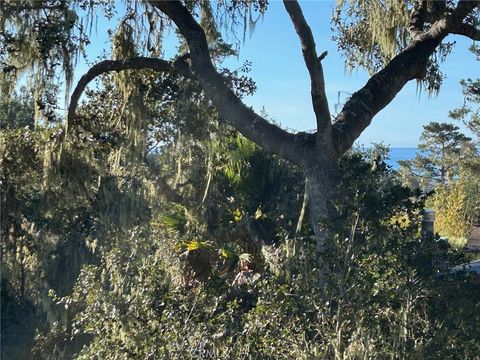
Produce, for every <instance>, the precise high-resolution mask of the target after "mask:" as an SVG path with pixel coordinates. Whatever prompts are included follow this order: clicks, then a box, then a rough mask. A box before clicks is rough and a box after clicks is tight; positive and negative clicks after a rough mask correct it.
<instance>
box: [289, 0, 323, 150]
mask: <svg viewBox="0 0 480 360" xmlns="http://www.w3.org/2000/svg"><path fill="white" fill-rule="evenodd" d="M283 4H284V5H285V9H286V10H287V12H288V15H289V16H290V19H291V20H292V23H293V26H294V27H295V31H296V32H297V34H298V37H299V38H300V43H301V45H302V54H303V59H304V61H305V65H306V66H307V69H308V72H309V74H310V82H311V95H312V103H313V110H314V112H315V116H316V120H317V131H318V136H319V137H321V139H322V140H323V143H326V144H329V143H330V144H331V142H332V138H331V136H332V132H331V129H332V124H331V121H330V110H329V108H328V101H327V96H326V94H325V80H324V76H323V67H322V62H321V61H322V59H323V58H324V57H325V56H326V53H323V54H322V55H321V56H320V57H319V56H318V55H317V50H316V46H315V40H314V38H313V34H312V30H311V29H310V26H308V23H307V21H306V20H305V17H304V16H303V13H302V9H301V7H300V5H299V4H298V2H297V1H296V0H295V1H293V0H284V1H283Z"/></svg>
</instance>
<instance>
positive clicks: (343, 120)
mask: <svg viewBox="0 0 480 360" xmlns="http://www.w3.org/2000/svg"><path fill="white" fill-rule="evenodd" d="M479 4H480V1H478V0H477V1H460V2H459V3H458V5H457V7H456V9H455V10H454V11H453V12H452V13H451V14H450V15H449V16H447V17H446V18H443V19H440V20H438V21H436V22H435V23H434V24H433V25H432V27H431V28H430V29H429V30H428V31H427V32H425V33H423V34H421V35H419V36H418V37H417V38H414V39H413V41H412V42H411V43H410V44H409V45H408V46H407V47H406V48H405V49H404V50H403V51H402V52H401V53H400V54H398V55H397V56H396V57H395V58H393V59H392V61H390V62H389V63H388V64H387V65H386V66H385V68H383V69H382V70H381V71H380V72H378V73H377V74H375V75H373V76H372V77H371V78H370V80H368V82H367V83H366V85H365V86H364V87H363V88H361V89H360V90H359V91H357V92H356V93H354V94H353V95H352V96H351V98H350V99H349V101H347V103H346V104H345V106H344V107H343V109H342V111H341V112H340V114H339V115H338V117H337V121H336V122H335V124H334V125H333V138H334V143H335V146H336V148H337V151H338V152H339V153H340V154H342V153H344V152H345V151H347V150H348V149H349V148H350V147H351V146H352V145H353V143H354V141H355V140H356V139H357V138H358V137H359V136H360V134H361V133H362V132H363V130H365V128H366V127H367V126H368V125H370V123H371V121H372V119H373V117H374V116H375V115H376V114H377V113H378V112H379V111H380V110H382V109H383V108H384V107H385V106H387V105H388V104H389V103H390V102H391V101H392V100H393V99H394V97H395V96H396V95H397V93H398V92H399V91H400V90H401V89H402V88H403V86H404V85H405V84H406V83H407V82H408V81H410V80H413V79H415V78H419V77H420V76H421V74H422V72H423V71H424V69H425V66H426V64H427V61H428V58H429V57H430V56H431V55H432V54H433V53H434V51H435V49H436V48H437V46H438V45H439V44H440V43H441V42H442V41H443V39H444V38H445V37H446V36H447V35H448V34H449V33H453V31H452V29H456V28H458V27H459V26H460V24H462V21H463V19H465V17H466V16H467V15H468V14H469V13H470V12H471V11H472V10H473V9H475V8H476V7H477V6H479Z"/></svg>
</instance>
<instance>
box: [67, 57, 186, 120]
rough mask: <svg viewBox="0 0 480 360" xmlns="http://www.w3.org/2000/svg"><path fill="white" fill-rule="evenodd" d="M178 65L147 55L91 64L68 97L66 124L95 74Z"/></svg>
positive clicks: (160, 68) (155, 69) (159, 69)
mask: <svg viewBox="0 0 480 360" xmlns="http://www.w3.org/2000/svg"><path fill="white" fill-rule="evenodd" d="M179 67H180V66H174V65H173V64H172V63H170V62H168V61H165V60H161V59H156V58H148V57H137V58H133V59H127V60H104V61H102V62H99V63H98V64H95V65H94V66H92V67H91V68H90V69H89V70H88V72H87V73H86V74H85V75H83V76H82V77H81V78H80V80H79V81H78V83H77V86H76V87H75V90H74V91H73V93H72V96H71V97H70V104H69V106H68V114H67V126H68V127H69V126H70V125H72V124H73V123H74V117H75V111H76V109H77V106H78V102H79V100H80V97H81V96H82V93H83V91H84V90H85V88H86V87H87V85H88V84H89V83H90V81H92V80H93V79H95V78H96V77H97V76H100V75H102V74H105V73H108V72H112V71H123V70H140V69H150V70H154V71H159V72H165V71H169V72H171V71H175V70H176V68H179ZM182 73H183V75H185V74H186V72H185V70H184V71H182Z"/></svg>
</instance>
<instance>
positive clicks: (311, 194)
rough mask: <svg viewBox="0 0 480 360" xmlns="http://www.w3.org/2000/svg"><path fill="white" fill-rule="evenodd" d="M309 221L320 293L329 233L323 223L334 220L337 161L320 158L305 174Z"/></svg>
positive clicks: (325, 267) (324, 275) (325, 278)
mask: <svg viewBox="0 0 480 360" xmlns="http://www.w3.org/2000/svg"><path fill="white" fill-rule="evenodd" d="M305 175H306V181H307V191H308V201H309V210H310V221H311V224H312V228H313V233H314V235H313V236H314V239H315V242H316V257H317V263H318V271H319V276H318V285H319V288H320V290H322V289H324V288H325V286H326V284H327V273H328V268H327V266H326V265H327V263H328V261H327V259H326V257H327V256H328V248H329V242H330V241H331V240H332V238H331V237H332V231H331V228H330V227H329V226H328V224H327V221H328V219H331V218H332V216H334V215H335V214H334V212H335V210H334V206H333V204H332V201H333V200H334V199H335V198H336V193H337V185H338V181H339V178H340V173H339V169H338V160H337V159H336V158H335V157H331V158H324V159H322V160H321V161H318V160H317V161H316V163H315V164H312V166H310V167H308V168H307V169H306V170H305Z"/></svg>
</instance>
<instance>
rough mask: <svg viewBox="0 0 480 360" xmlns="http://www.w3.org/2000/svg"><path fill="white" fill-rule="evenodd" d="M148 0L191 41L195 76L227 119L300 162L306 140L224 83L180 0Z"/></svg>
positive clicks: (201, 34) (249, 135)
mask: <svg viewBox="0 0 480 360" xmlns="http://www.w3.org/2000/svg"><path fill="white" fill-rule="evenodd" d="M149 3H150V4H151V5H152V6H154V7H156V8H157V9H159V10H160V11H162V12H163V13H164V14H166V15H167V16H168V17H169V18H170V19H171V20H172V21H173V22H174V23H175V24H176V25H177V28H178V29H179V31H180V33H181V34H182V35H183V37H184V38H185V39H186V41H187V43H188V47H189V49H190V58H191V62H192V71H193V73H194V75H195V77H196V78H197V79H198V81H199V82H200V83H201V85H202V87H203V89H204V90H205V93H206V94H207V95H208V96H209V97H210V99H211V100H212V102H213V103H214V104H215V106H216V107H217V108H218V110H219V111H220V113H221V114H222V115H223V116H224V118H225V119H226V121H228V122H229V123H230V124H231V125H232V126H234V127H235V128H236V129H237V130H238V131H239V132H240V133H242V134H243V135H244V136H246V137H247V138H249V139H250V140H252V141H254V142H255V143H257V144H258V145H260V146H262V147H263V148H265V149H266V150H268V151H270V152H273V153H275V154H277V155H279V156H281V157H282V158H284V159H287V160H290V161H292V162H294V163H297V164H298V163H300V162H301V161H302V160H303V155H304V153H305V151H306V149H305V145H306V143H305V142H304V141H300V138H299V137H298V136H296V135H294V134H291V133H289V132H287V131H285V130H283V129H281V128H280V127H278V126H276V125H274V124H271V123H270V122H268V121H267V120H265V119H264V118H262V117H261V116H259V115H258V114H256V113H255V112H254V111H253V110H252V109H251V108H249V107H247V106H246V105H245V104H243V103H242V101H241V100H240V99H239V98H238V97H237V96H236V95H235V94H234V92H233V91H232V90H231V89H230V88H229V87H228V86H227V85H226V84H225V83H224V81H223V78H222V76H221V75H220V74H219V73H218V72H217V71H216V70H215V67H214V65H213V63H212V60H211V58H210V53H209V49H208V43H207V39H206V36H205V32H204V31H203V29H202V27H201V26H200V25H199V24H198V22H197V21H196V20H195V19H194V17H193V16H192V14H190V12H189V11H188V10H187V9H186V8H185V6H183V5H182V3H181V2H180V1H161V0H149Z"/></svg>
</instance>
